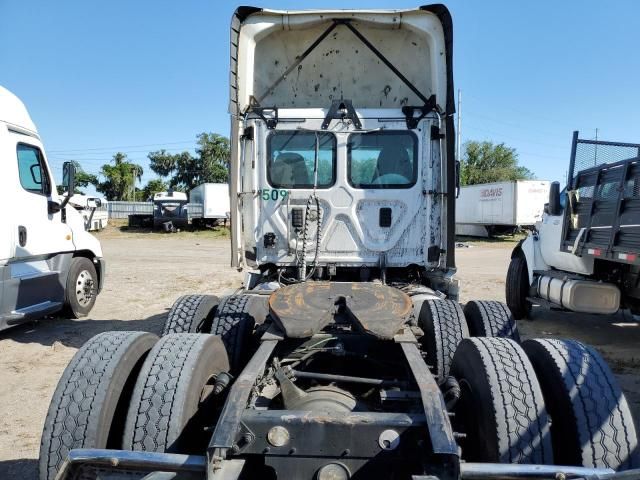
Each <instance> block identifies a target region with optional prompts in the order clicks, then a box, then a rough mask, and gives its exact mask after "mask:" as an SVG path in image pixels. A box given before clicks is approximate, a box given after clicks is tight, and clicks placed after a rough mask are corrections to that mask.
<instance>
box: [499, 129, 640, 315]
mask: <svg viewBox="0 0 640 480" xmlns="http://www.w3.org/2000/svg"><path fill="white" fill-rule="evenodd" d="M568 178H569V181H568V185H567V187H566V189H565V190H563V191H562V192H560V185H559V183H558V182H554V183H552V184H551V190H550V193H549V199H548V203H547V204H546V205H545V212H544V215H543V217H542V219H541V221H540V222H538V223H537V225H536V228H535V230H534V231H533V232H532V233H531V234H530V235H529V236H528V237H527V238H526V239H525V240H523V241H522V242H520V243H519V244H518V246H517V247H516V248H515V249H514V251H513V253H512V255H511V263H510V265H509V270H508V273H507V283H506V296H507V303H508V305H509V308H510V309H511V311H512V312H513V315H514V317H515V318H517V319H519V318H524V317H526V316H528V315H529V311H530V309H531V306H532V305H540V306H544V307H549V308H554V309H560V310H567V311H573V312H580V313H596V314H612V313H615V312H617V311H618V309H620V308H627V309H630V310H631V311H632V312H634V313H638V312H640V144H634V143H622V142H605V141H597V140H585V139H581V138H579V137H578V132H574V134H573V141H572V147H571V158H570V163H569V177H568Z"/></svg>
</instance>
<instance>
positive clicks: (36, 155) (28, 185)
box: [17, 143, 51, 195]
mask: <svg viewBox="0 0 640 480" xmlns="http://www.w3.org/2000/svg"><path fill="white" fill-rule="evenodd" d="M17 155H18V172H19V176H20V184H21V185H22V188H24V189H25V190H27V191H28V192H32V193H39V194H41V195H49V194H50V193H51V187H50V182H49V177H48V175H47V169H46V167H45V165H44V159H43V157H42V152H41V151H40V149H39V148H37V147H33V146H31V145H25V144H23V143H20V144H18V149H17Z"/></svg>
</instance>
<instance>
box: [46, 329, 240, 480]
mask: <svg viewBox="0 0 640 480" xmlns="http://www.w3.org/2000/svg"><path fill="white" fill-rule="evenodd" d="M228 370H229V362H228V358H227V354H226V351H225V349H224V345H223V343H222V341H221V339H220V338H219V337H217V336H214V335H200V334H193V333H182V334H169V335H166V336H164V337H162V338H161V339H160V340H158V337H157V336H155V335H153V334H150V333H143V332H106V333H101V334H99V335H96V336H95V337H93V338H92V339H91V340H89V341H88V342H87V343H86V344H85V345H84V346H83V347H82V348H81V349H80V350H79V351H78V352H77V353H76V355H75V356H74V357H73V359H72V360H71V362H70V363H69V365H68V366H67V368H66V369H65V371H64V373H63V375H62V378H61V379H60V381H59V383H58V386H57V388H56V391H55V393H54V395H53V398H52V400H51V404H50V406H49V411H48V413H47V419H46V421H45V428H44V431H43V434H42V442H41V447H40V465H39V467H40V468H39V469H40V480H52V479H54V478H55V477H56V474H57V472H58V470H59V469H60V467H61V465H62V462H63V461H64V460H65V458H66V457H67V455H68V453H69V451H70V450H72V449H74V448H114V449H125V450H145V451H152V452H173V453H201V452H202V451H204V449H205V448H206V441H207V436H206V432H205V428H207V427H210V426H212V425H215V423H216V418H215V415H216V413H215V412H217V408H216V402H217V401H218V400H219V399H218V398H217V397H216V395H215V392H214V389H213V385H214V382H215V379H216V378H217V376H218V375H219V374H220V373H221V372H226V371H228Z"/></svg>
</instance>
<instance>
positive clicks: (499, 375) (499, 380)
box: [451, 337, 553, 464]
mask: <svg viewBox="0 0 640 480" xmlns="http://www.w3.org/2000/svg"><path fill="white" fill-rule="evenodd" d="M451 375H452V376H454V377H455V378H456V379H457V380H458V383H459V384H460V388H461V396H460V399H459V401H458V402H457V404H456V406H455V409H454V413H455V417H454V419H453V425H454V428H455V429H456V431H458V432H461V433H464V434H465V435H466V437H465V438H463V439H462V440H460V445H461V447H462V458H463V459H464V460H465V461H467V462H493V463H535V464H552V463H553V450H552V446H551V435H550V432H549V416H548V415H547V410H546V407H545V402H544V398H543V396H542V391H541V389H540V385H539V384H538V380H537V378H536V374H535V372H534V370H533V366H532V365H531V362H530V361H529V359H528V358H527V355H526V354H525V352H524V350H523V349H522V347H520V345H518V344H517V343H516V342H514V341H513V340H510V339H507V338H495V337H475V338H469V339H466V340H463V341H462V343H461V344H460V346H459V347H458V350H457V351H456V355H455V357H454V359H453V363H452V364H451Z"/></svg>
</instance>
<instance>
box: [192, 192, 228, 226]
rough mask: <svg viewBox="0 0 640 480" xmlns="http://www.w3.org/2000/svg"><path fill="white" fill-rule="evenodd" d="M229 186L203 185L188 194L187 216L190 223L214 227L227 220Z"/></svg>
mask: <svg viewBox="0 0 640 480" xmlns="http://www.w3.org/2000/svg"><path fill="white" fill-rule="evenodd" d="M230 210H231V208H230V202H229V185H228V184H226V183H203V184H202V185H198V186H197V187H195V188H194V189H192V190H191V191H190V192H189V214H190V217H191V219H192V222H194V223H196V224H198V223H200V224H203V225H216V224H218V223H219V222H220V220H222V221H226V220H227V218H229V211H230Z"/></svg>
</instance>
